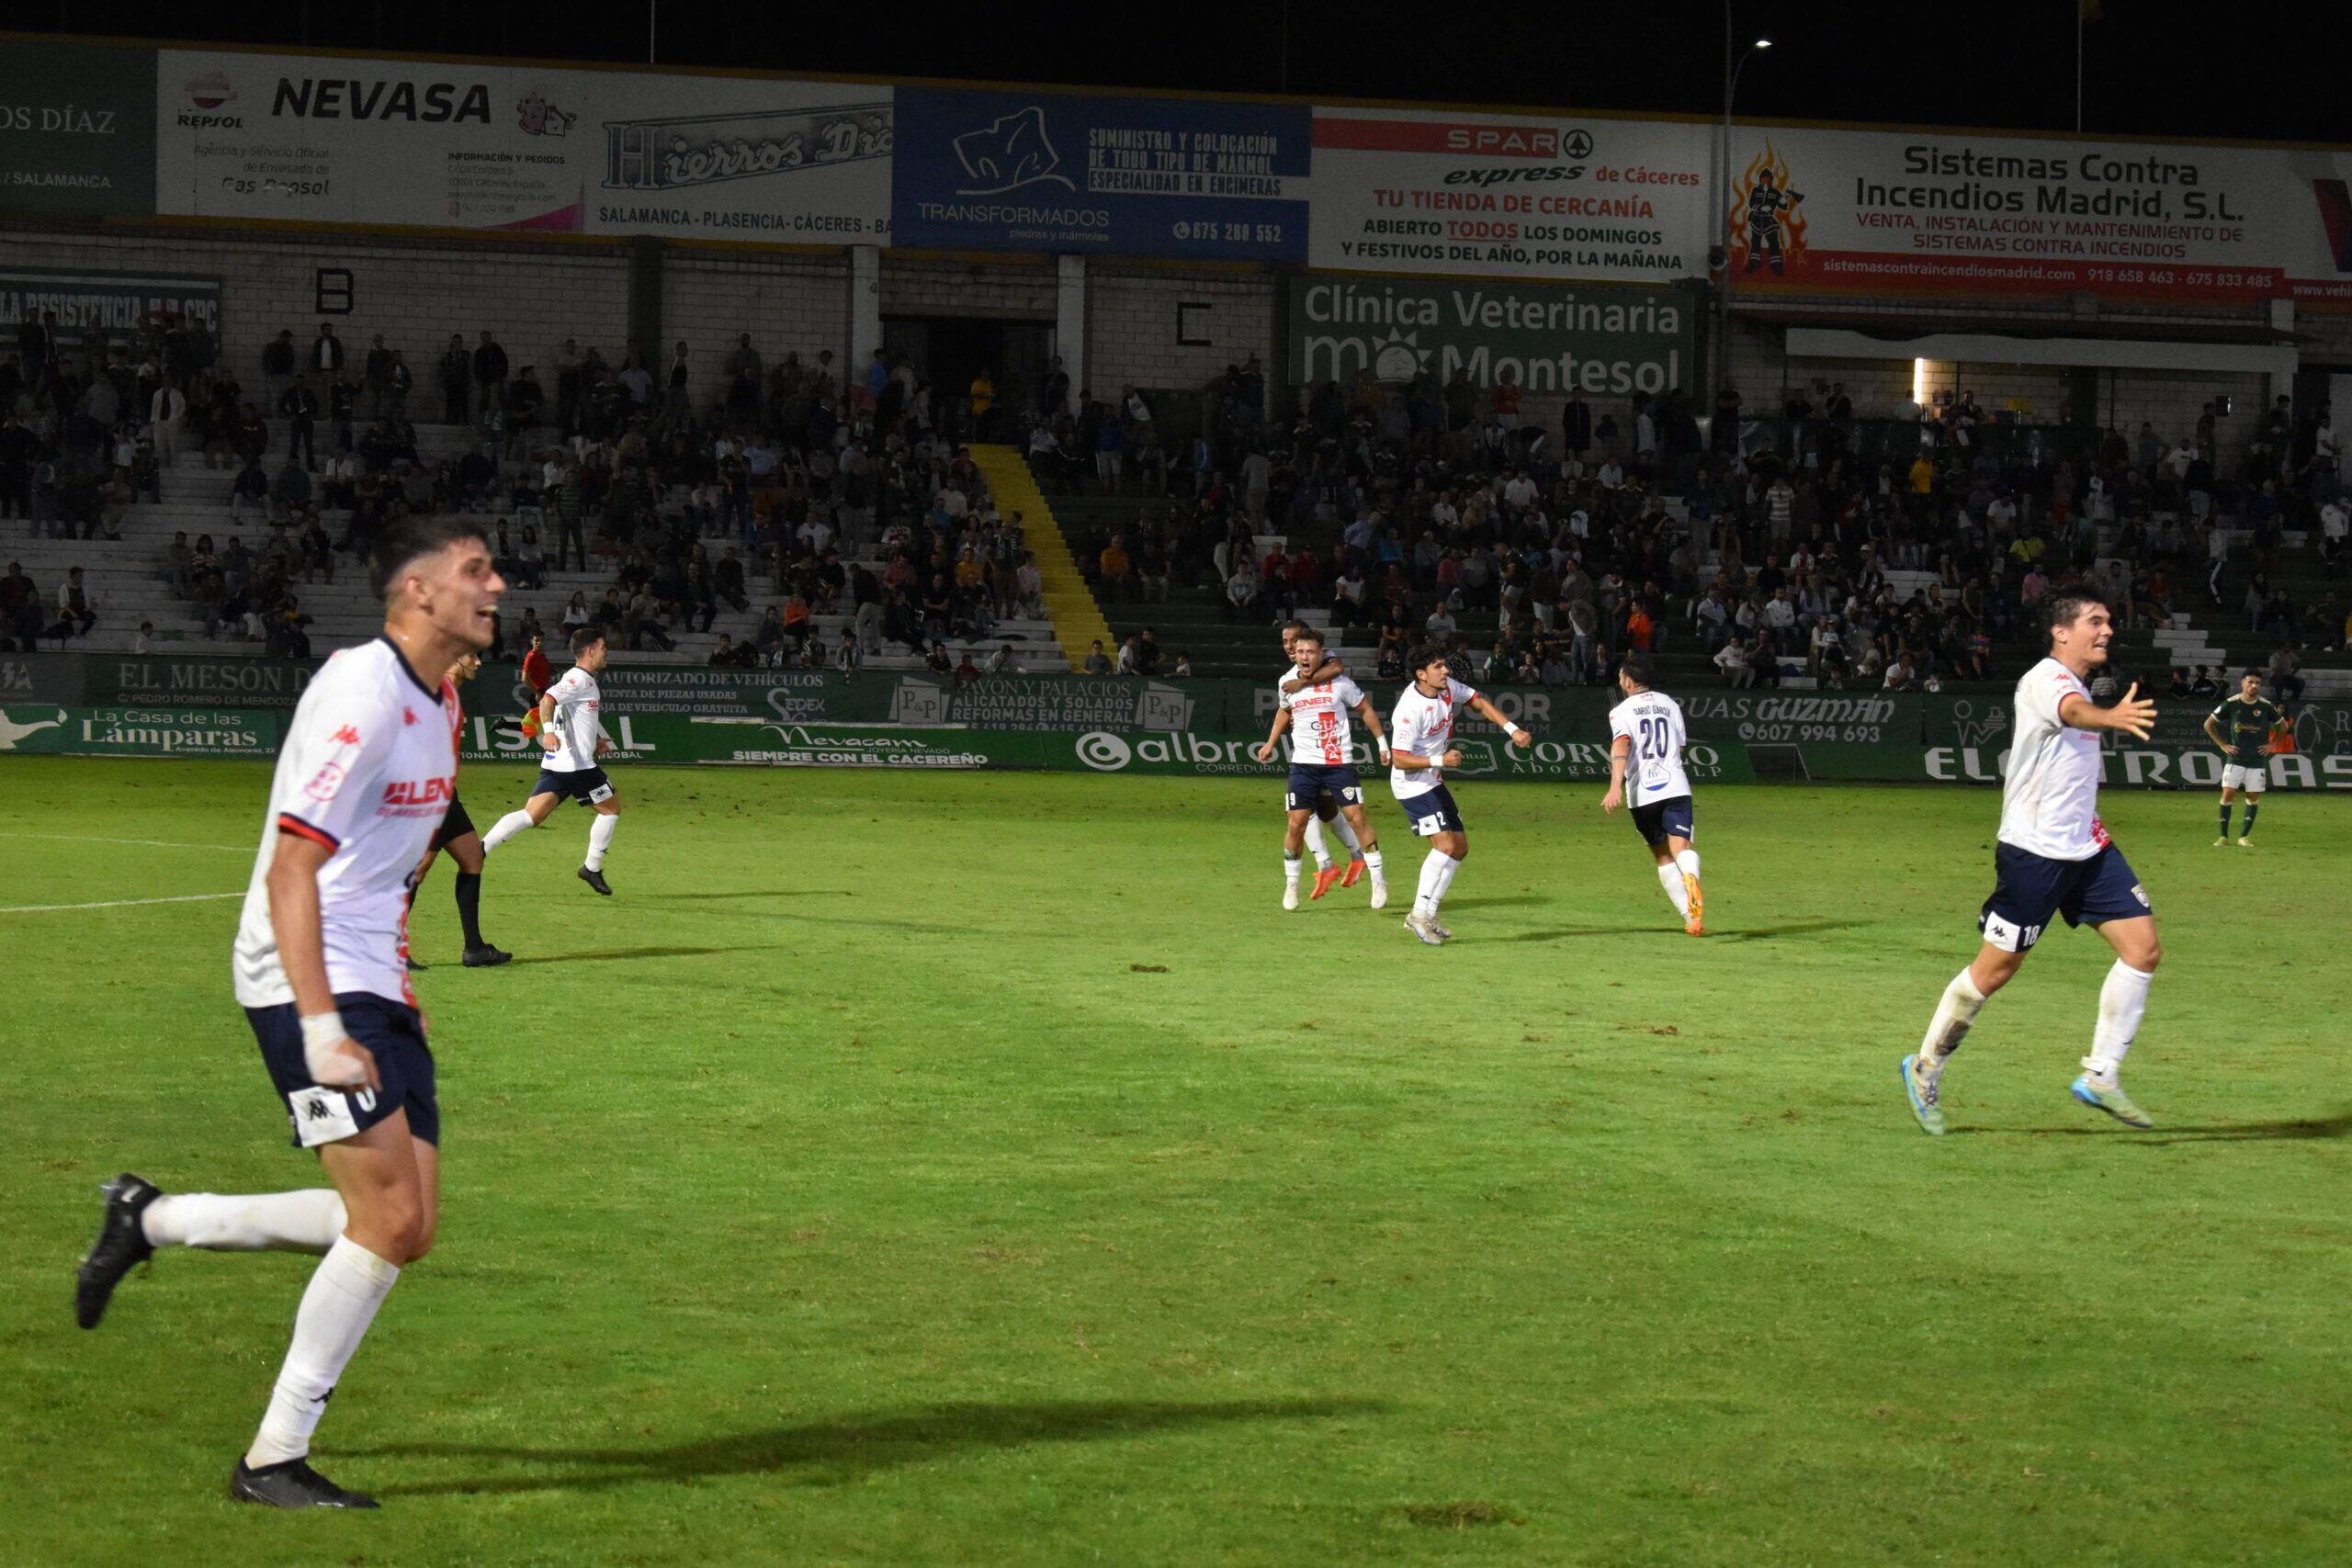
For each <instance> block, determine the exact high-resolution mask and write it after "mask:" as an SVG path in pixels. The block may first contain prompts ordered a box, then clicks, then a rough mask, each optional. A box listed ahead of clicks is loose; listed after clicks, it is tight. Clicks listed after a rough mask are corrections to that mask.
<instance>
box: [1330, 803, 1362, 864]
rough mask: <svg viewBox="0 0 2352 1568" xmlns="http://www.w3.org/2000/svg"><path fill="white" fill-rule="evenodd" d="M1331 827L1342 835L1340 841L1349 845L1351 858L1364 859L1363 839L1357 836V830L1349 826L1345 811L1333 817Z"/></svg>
mask: <svg viewBox="0 0 2352 1568" xmlns="http://www.w3.org/2000/svg"><path fill="white" fill-rule="evenodd" d="M1331 828H1332V830H1333V831H1334V832H1336V833H1338V834H1339V835H1340V842H1341V843H1343V844H1345V845H1347V846H1348V855H1349V858H1350V859H1351V860H1362V859H1363V840H1361V839H1359V838H1357V837H1356V830H1355V829H1353V828H1351V827H1349V826H1348V818H1347V816H1346V814H1345V813H1341V814H1340V816H1337V817H1334V818H1331Z"/></svg>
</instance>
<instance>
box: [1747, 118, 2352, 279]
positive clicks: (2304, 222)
mask: <svg viewBox="0 0 2352 1568" xmlns="http://www.w3.org/2000/svg"><path fill="white" fill-rule="evenodd" d="M1732 175H1733V177H1732V184H1731V188H1730V192H1729V196H1728V208H1727V210H1726V211H1725V212H1724V218H1725V219H1727V220H1728V223H1727V224H1725V223H1723V222H1721V221H1719V223H1718V228H1719V229H1724V228H1727V229H1728V231H1729V234H1730V242H1731V243H1730V252H1731V265H1732V267H1733V270H1734V273H1735V276H1736V280H1737V285H1738V286H1739V287H1742V288H1768V289H1769V288H1784V289H1797V288H1804V289H1809V290H1835V291H1838V292H1845V293H1854V294H1879V295H1884V294H1915V295H1916V294H1941V295H1959V296H1967V297H1970V298H1982V297H1986V296H2001V295H2008V296H2027V295H2043V296H2052V295H2064V294H2072V293H2077V292H2082V293H2091V294H2097V295H2098V296H2099V297H2100V298H2102V299H2150V300H2164V299H2176V300H2188V299H2197V300H2211V301H2222V300H2234V301H2250V300H2255V299H2280V298H2291V299H2303V300H2312V301H2318V300H2328V299H2335V300H2352V196H2347V194H2346V193H2347V184H2346V182H2347V181H2352V153H2347V152H2328V151H2324V150H2319V149H2312V150H2296V149H2289V148H2276V147H2226V146H2213V145H2210V144H2209V145H2196V146H2192V145H2188V144H2185V143H2142V142H2127V141H2057V140H2050V139H2044V138H2030V137H2017V136H1998V135H1991V134H1986V133H1983V132H1978V133H1973V134H1972V133H1970V132H1966V131H1955V132H1943V131H1936V132H1928V131H1865V130H1817V129H1804V128H1792V127H1774V128H1770V129H1767V128H1762V127H1747V126H1742V127H1739V128H1738V129H1737V132H1736V140H1735V142H1734V148H1733V160H1732Z"/></svg>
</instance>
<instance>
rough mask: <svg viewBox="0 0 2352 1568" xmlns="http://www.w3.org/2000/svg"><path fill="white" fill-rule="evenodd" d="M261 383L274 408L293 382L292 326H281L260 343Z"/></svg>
mask: <svg viewBox="0 0 2352 1568" xmlns="http://www.w3.org/2000/svg"><path fill="white" fill-rule="evenodd" d="M261 383H262V386H263V388H264V389H265V395H266V396H267V397H268V399H269V404H270V407H272V408H276V407H277V400H278V399H280V398H282V397H284V396H285V395H286V389H287V388H288V387H290V386H292V385H293V384H294V329H293V328H292V327H281V328H280V329H278V333H277V336H276V337H274V338H272V339H270V340H269V341H268V342H267V343H266V344H263V345H262V350H261Z"/></svg>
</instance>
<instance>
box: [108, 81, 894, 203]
mask: <svg viewBox="0 0 2352 1568" xmlns="http://www.w3.org/2000/svg"><path fill="white" fill-rule="evenodd" d="M155 105H156V107H155V116H154V121H155V129H156V139H155V181H154V184H155V200H156V209H157V211H158V212H160V213H163V214H164V215H167V216H182V215H185V216H190V217H209V218H210V217H217V218H261V219H284V220H306V221H311V222H330V223H367V224H381V225H393V226H400V227H416V228H457V229H503V230H520V231H549V232H560V233H588V234H672V235H678V236H683V237H690V238H700V239H761V240H769V241H780V242H796V243H817V244H847V243H866V244H873V243H887V242H888V234H889V205H890V203H889V182H890V176H889V161H890V150H891V144H892V128H891V94H890V89H888V88H887V87H873V86H861V85H840V84H830V83H813V82H795V81H767V80H757V79H752V78H748V77H728V76H691V77H689V76H666V75H657V74H652V73H629V72H612V71H567V70H559V69H553V68H541V67H511V66H493V65H482V64H468V63H456V62H447V63H445V62H411V61H375V60H364V59H356V58H347V57H324V56H308V55H257V54H240V53H234V52H227V51H195V50H164V51H161V53H160V55H159V57H158V63H157V72H156V78H155Z"/></svg>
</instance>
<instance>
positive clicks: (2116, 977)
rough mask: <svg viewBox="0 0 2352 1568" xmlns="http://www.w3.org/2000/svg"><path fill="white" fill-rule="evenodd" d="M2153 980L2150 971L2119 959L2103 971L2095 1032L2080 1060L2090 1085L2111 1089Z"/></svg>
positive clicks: (2138, 1026) (2146, 1003) (2137, 1031)
mask: <svg viewBox="0 0 2352 1568" xmlns="http://www.w3.org/2000/svg"><path fill="white" fill-rule="evenodd" d="M2154 978H2155V976H2154V974H2153V973H2152V972H2150V971H2148V970H2144V969H2134V968H2132V967H2131V965H2130V964H2126V963H2124V962H2123V960H2121V959H2120V958H2119V959H2117V960H2116V961H2115V966H2114V967H2113V968H2111V969H2109V971H2108V972H2107V982H2106V984H2104V985H2102V986H2100V987H2099V988H2098V1032H2096V1033H2094V1034H2093V1035H2092V1036H2091V1054H2090V1055H2087V1056H2086V1057H2084V1058H2083V1068H2084V1070H2085V1071H2086V1072H2088V1073H2089V1074H2090V1076H2091V1081H2093V1082H2094V1083H2097V1084H2098V1085H2100V1086H2101V1087H2103V1088H2106V1087H2112V1086H2113V1084H2114V1082H2115V1075H2116V1072H2117V1071H2118V1070H2119V1069H2120V1067H2121V1066H2123V1054H2124V1053H2125V1052H2127V1051H2129V1050H2131V1042H2132V1040H2133V1039H2134V1038H2135V1037H2137V1036H2138V1034H2139V1032H2140V1020H2141V1017H2142V1016H2143V1014H2145V1013H2146V1012H2147V1010H2148V982H2149V981H2151V980H2153V979H2154Z"/></svg>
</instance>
